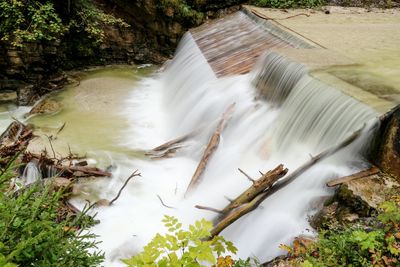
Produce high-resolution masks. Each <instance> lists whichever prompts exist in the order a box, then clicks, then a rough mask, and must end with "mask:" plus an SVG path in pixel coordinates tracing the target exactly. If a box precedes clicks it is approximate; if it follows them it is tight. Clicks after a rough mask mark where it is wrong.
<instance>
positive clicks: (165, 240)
mask: <svg viewBox="0 0 400 267" xmlns="http://www.w3.org/2000/svg"><path fill="white" fill-rule="evenodd" d="M163 222H164V225H165V227H166V228H168V232H169V234H166V235H164V236H163V235H160V234H157V235H156V236H155V237H154V238H153V240H151V242H150V243H149V244H147V245H146V246H145V247H144V249H143V251H142V252H141V253H139V254H138V255H135V256H133V257H132V258H129V259H123V260H122V261H123V262H124V263H125V264H126V265H127V266H131V267H133V266H165V267H167V266H168V267H172V266H174V267H175V266H176V267H180V266H192V267H195V266H204V265H203V264H205V263H208V264H212V265H213V266H218V267H230V266H235V267H250V266H252V264H251V260H250V259H248V260H238V261H234V260H233V259H232V258H231V256H230V255H226V256H224V255H225V254H226V253H231V254H235V253H236V251H237V249H236V247H235V246H234V245H233V244H232V242H230V241H226V240H225V239H224V238H223V237H222V236H215V237H213V238H212V239H209V238H210V237H211V234H210V230H211V229H212V223H211V222H208V221H206V220H204V219H202V220H200V221H196V222H195V224H194V225H190V226H189V230H183V229H182V224H181V223H179V222H178V220H177V219H176V218H174V217H171V216H165V218H164V220H163Z"/></svg>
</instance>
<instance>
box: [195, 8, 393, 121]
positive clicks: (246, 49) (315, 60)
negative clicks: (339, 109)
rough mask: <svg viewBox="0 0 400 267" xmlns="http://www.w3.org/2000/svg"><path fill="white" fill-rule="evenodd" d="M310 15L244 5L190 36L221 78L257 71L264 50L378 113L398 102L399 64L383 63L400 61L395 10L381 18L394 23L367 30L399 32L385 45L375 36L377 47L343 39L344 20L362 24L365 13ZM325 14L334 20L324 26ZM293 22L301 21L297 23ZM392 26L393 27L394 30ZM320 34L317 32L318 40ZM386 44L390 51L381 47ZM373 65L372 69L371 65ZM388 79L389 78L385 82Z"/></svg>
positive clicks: (374, 21) (343, 11)
mask: <svg viewBox="0 0 400 267" xmlns="http://www.w3.org/2000/svg"><path fill="white" fill-rule="evenodd" d="M312 12H313V13H311V12H310V11H308V10H306V11H289V13H288V12H282V11H278V10H270V9H260V8H255V7H252V6H244V8H243V9H242V10H241V11H239V12H237V13H234V14H231V15H228V16H226V17H224V18H222V19H218V20H214V21H211V22H208V23H206V24H204V25H202V26H200V27H198V28H194V29H192V30H190V33H191V35H192V36H193V39H194V40H195V42H196V44H197V45H198V47H199V48H200V50H201V51H202V53H203V55H204V57H205V58H206V60H207V61H208V63H209V65H210V67H211V68H212V69H213V71H214V72H215V74H216V76H217V77H219V78H221V77H225V76H230V75H236V74H245V73H248V72H250V71H251V70H252V69H253V68H254V67H255V65H256V62H257V61H259V58H260V56H262V55H263V54H265V53H266V52H274V53H276V54H279V55H282V56H283V57H285V58H287V59H288V60H290V61H293V62H296V63H299V64H302V65H304V66H305V67H306V68H307V70H308V73H309V75H310V76H312V77H313V78H315V79H317V80H320V81H322V82H323V83H325V84H327V85H329V86H331V87H334V88H336V89H339V90H341V91H342V92H343V93H345V94H347V95H349V96H351V97H352V98H354V99H356V100H358V101H359V102H362V103H364V104H366V105H368V106H369V107H371V108H373V109H374V110H375V111H377V112H378V113H380V114H382V113H385V112H387V111H388V110H390V109H391V108H393V107H394V106H396V105H397V104H399V103H400V88H399V86H398V84H399V83H397V79H398V77H397V75H399V77H400V69H399V67H398V65H396V64H393V62H392V61H393V60H392V61H384V60H382V58H391V59H393V58H395V59H398V60H399V63H400V56H399V55H400V38H398V36H400V19H399V17H400V16H398V15H399V11H398V10H394V11H393V12H395V14H391V13H389V14H385V16H387V17H388V18H392V20H393V21H383V22H382V21H380V20H378V19H377V18H375V17H372V18H371V20H370V21H369V23H370V24H369V27H368V31H369V34H372V35H373V32H374V31H376V32H382V24H384V23H386V24H387V25H389V29H391V30H392V31H395V32H393V33H392V34H393V35H396V34H397V37H393V40H392V39H390V36H389V37H388V38H389V41H387V40H386V39H384V40H383V41H382V38H383V37H382V36H379V39H376V40H375V43H374V42H373V41H371V40H367V43H368V44H364V43H363V42H361V43H360V42H354V40H353V37H352V34H349V33H347V35H346V34H344V35H343V36H342V35H341V33H340V31H341V30H342V28H340V27H339V26H341V25H342V24H343V23H342V22H343V20H345V19H347V20H348V21H349V17H350V18H351V19H352V20H354V21H351V23H350V27H353V26H354V25H357V19H360V18H363V20H365V18H364V17H365V16H364V15H363V14H360V13H362V12H364V11H362V10H361V11H360V10H352V9H337V10H335V9H330V12H329V13H330V15H326V14H324V13H323V12H319V13H320V14H319V13H318V12H317V11H312ZM365 12H366V11H365ZM396 12H397V13H396ZM354 14H355V15H354ZM396 14H397V16H396ZM323 16H325V18H326V19H330V20H333V21H329V22H325V24H324V23H323V21H324V20H323V18H324V17H323ZM335 16H336V17H335ZM343 17H345V18H343ZM296 20H300V21H301V22H302V23H301V24H296ZM363 20H360V22H359V25H360V29H362V30H364V31H366V30H365V29H364V27H363V24H365V23H366V22H365V21H363ZM321 21H322V22H321ZM315 23H320V24H321V25H322V26H321V25H318V26H319V27H317V30H316V29H315V28H316V27H315ZM335 23H336V24H335ZM296 25H299V26H298V27H297V26H296ZM324 25H325V27H324ZM327 25H329V27H328V26H327ZM332 25H333V26H332ZM393 25H395V26H397V27H392V26H393ZM334 26H338V27H334ZM374 26H375V27H374ZM343 27H345V26H343ZM390 27H392V28H390ZM310 29H311V30H310ZM334 30H336V31H338V32H334ZM353 30H354V34H356V35H359V37H360V38H363V36H362V31H361V33H360V31H357V27H355V26H354V28H353ZM318 31H320V32H321V34H320V35H321V37H320V38H319V35H318ZM326 31H330V34H329V35H327V34H326ZM368 31H366V32H365V35H367V33H368ZM326 36H329V38H332V39H333V38H335V36H339V37H336V39H338V38H339V40H336V42H333V41H330V40H329V38H328V37H326ZM340 36H341V37H340ZM324 37H326V38H324ZM326 39H328V40H326ZM364 39H365V38H364ZM325 40H326V41H325ZM341 42H342V43H344V44H345V45H343V46H342V47H340V46H339V45H337V43H341ZM385 44H388V46H389V47H385ZM379 48H381V50H379ZM358 50H362V51H365V52H364V54H369V56H360V54H362V53H361V52H359V51H358ZM377 51H378V52H381V51H385V52H386V54H384V55H381V54H382V53H381V54H379V53H378V52H377ZM379 56H380V57H379ZM369 59H370V60H371V61H369ZM371 62H373V63H374V64H375V65H373V66H371ZM389 67H392V68H391V69H390V71H387V72H386V73H385V74H384V75H380V74H381V73H378V71H377V70H380V69H385V68H389ZM381 72H382V71H381ZM388 73H389V74H388ZM390 73H391V74H390ZM387 75H391V77H389V78H388V77H387ZM366 76H367V77H368V78H367V79H366V78H365V77H366Z"/></svg>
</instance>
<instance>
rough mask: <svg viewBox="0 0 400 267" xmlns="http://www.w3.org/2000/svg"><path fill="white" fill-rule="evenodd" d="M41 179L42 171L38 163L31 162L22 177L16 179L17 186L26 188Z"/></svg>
mask: <svg viewBox="0 0 400 267" xmlns="http://www.w3.org/2000/svg"><path fill="white" fill-rule="evenodd" d="M39 179H41V174H40V171H39V169H38V167H37V164H36V162H33V161H31V162H29V163H28V164H26V166H25V168H24V171H23V172H22V175H21V176H20V177H18V178H17V179H16V181H15V182H16V186H17V187H19V186H25V185H28V184H31V183H34V182H36V181H38V180H39Z"/></svg>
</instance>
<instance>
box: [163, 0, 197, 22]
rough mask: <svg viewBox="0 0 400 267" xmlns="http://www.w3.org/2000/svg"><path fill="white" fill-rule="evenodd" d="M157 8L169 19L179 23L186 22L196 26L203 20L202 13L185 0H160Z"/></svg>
mask: <svg viewBox="0 0 400 267" xmlns="http://www.w3.org/2000/svg"><path fill="white" fill-rule="evenodd" d="M159 7H160V8H161V10H162V12H163V13H164V14H166V15H167V16H169V17H175V18H176V19H177V20H179V21H181V22H185V21H188V22H189V23H190V24H193V25H198V24H200V23H201V22H202V21H203V19H204V14H203V13H202V12H199V11H196V9H195V8H194V7H193V6H191V5H189V4H188V3H187V2H186V1H185V0H161V1H159Z"/></svg>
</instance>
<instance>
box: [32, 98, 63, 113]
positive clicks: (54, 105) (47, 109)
mask: <svg viewBox="0 0 400 267" xmlns="http://www.w3.org/2000/svg"><path fill="white" fill-rule="evenodd" d="M60 110H61V104H60V103H58V102H57V101H55V100H53V99H44V100H42V101H40V102H39V103H37V104H36V105H35V106H34V107H33V108H32V109H31V111H29V113H28V114H27V115H28V116H30V115H36V114H54V113H57V112H59V111H60Z"/></svg>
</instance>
